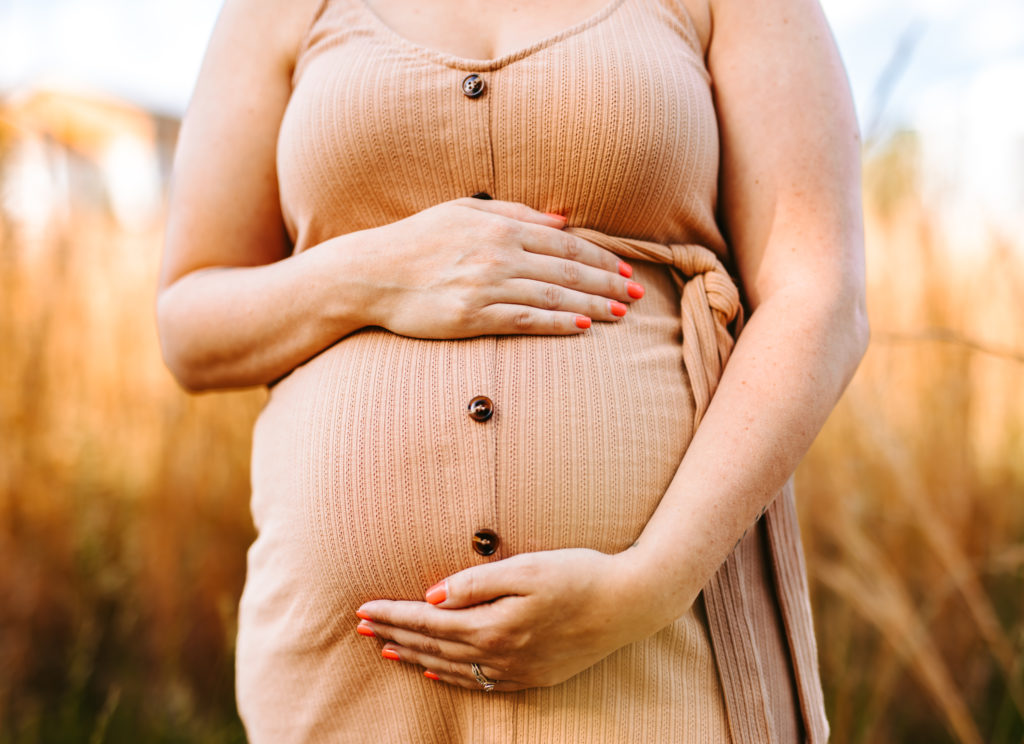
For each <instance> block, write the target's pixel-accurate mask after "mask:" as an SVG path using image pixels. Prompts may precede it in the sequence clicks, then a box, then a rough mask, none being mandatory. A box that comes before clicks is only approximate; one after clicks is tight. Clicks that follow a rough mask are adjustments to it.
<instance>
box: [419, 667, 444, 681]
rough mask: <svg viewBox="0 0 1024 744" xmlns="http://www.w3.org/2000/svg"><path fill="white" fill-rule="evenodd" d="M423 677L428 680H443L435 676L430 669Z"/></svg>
mask: <svg viewBox="0 0 1024 744" xmlns="http://www.w3.org/2000/svg"><path fill="white" fill-rule="evenodd" d="M423 676H424V677H426V678H427V679H441V678H440V677H438V676H437V675H436V674H434V673H433V672H432V671H430V670H429V669H428V670H427V671H425V672H423Z"/></svg>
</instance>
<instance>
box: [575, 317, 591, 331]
mask: <svg viewBox="0 0 1024 744" xmlns="http://www.w3.org/2000/svg"><path fill="white" fill-rule="evenodd" d="M576 327H577V328H583V329H584V330H586V329H587V328H590V318H588V317H587V316H586V315H577V316H576Z"/></svg>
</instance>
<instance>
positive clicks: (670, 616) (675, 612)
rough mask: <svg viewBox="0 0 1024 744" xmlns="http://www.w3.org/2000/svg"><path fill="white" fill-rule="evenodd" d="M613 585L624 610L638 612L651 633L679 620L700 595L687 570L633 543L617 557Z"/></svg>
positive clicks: (655, 552) (648, 548) (647, 548)
mask: <svg viewBox="0 0 1024 744" xmlns="http://www.w3.org/2000/svg"><path fill="white" fill-rule="evenodd" d="M651 548H653V549H651ZM612 557H613V559H614V561H613V565H614V571H613V572H612V575H613V581H614V582H615V587H616V591H617V594H616V596H617V597H620V598H621V601H622V602H623V603H624V606H629V607H634V608H637V609H638V610H639V611H640V613H641V615H642V620H640V622H642V623H643V624H644V626H646V627H647V630H648V631H649V633H648V634H650V633H654V632H657V631H658V630H661V629H662V628H664V627H665V626H667V625H670V624H671V623H673V622H675V621H676V620H678V619H679V618H680V617H681V616H682V615H684V614H685V613H686V611H687V610H688V609H689V608H690V606H691V605H692V604H693V602H694V601H695V600H696V598H697V595H698V594H699V593H700V589H701V587H700V586H693V584H694V583H695V582H694V581H693V580H692V578H691V577H690V576H689V572H688V571H687V566H686V565H685V564H684V563H682V562H678V563H676V564H675V565H670V564H669V562H668V561H666V560H664V557H663V556H660V555H659V551H658V550H657V546H654V545H650V546H648V545H643V544H641V543H639V542H637V543H634V544H633V545H631V546H630V547H628V548H626V549H625V550H623V551H621V552H619V553H616V554H614V555H613V556H612Z"/></svg>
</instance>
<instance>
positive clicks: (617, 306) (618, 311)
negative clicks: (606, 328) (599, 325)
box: [608, 300, 627, 318]
mask: <svg viewBox="0 0 1024 744" xmlns="http://www.w3.org/2000/svg"><path fill="white" fill-rule="evenodd" d="M608 309H609V310H610V311H611V314H612V315H614V316H615V317H616V318H621V317H622V316H623V315H625V314H626V310H627V308H626V306H625V305H623V304H622V303H621V302H616V301H615V300H609V301H608Z"/></svg>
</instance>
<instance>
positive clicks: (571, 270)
mask: <svg viewBox="0 0 1024 744" xmlns="http://www.w3.org/2000/svg"><path fill="white" fill-rule="evenodd" d="M581 275H582V272H581V271H580V265H579V264H578V263H576V262H575V261H565V262H563V263H562V277H563V278H564V279H565V281H566V283H567V284H568V285H570V286H573V285H576V284H579V282H580V278H581Z"/></svg>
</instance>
